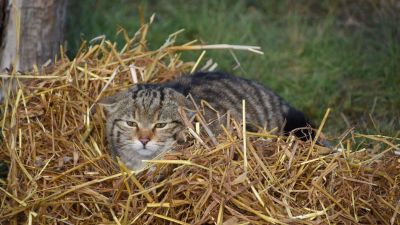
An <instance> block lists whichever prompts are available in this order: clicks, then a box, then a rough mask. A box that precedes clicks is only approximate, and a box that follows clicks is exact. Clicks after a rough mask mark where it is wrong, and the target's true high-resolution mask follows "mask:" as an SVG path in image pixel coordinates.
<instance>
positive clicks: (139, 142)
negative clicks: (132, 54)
mask: <svg viewBox="0 0 400 225" xmlns="http://www.w3.org/2000/svg"><path fill="white" fill-rule="evenodd" d="M188 95H191V96H192V97H193V99H194V100H195V102H196V104H197V105H200V102H201V100H204V101H206V102H208V104H209V106H211V107H212V108H213V109H210V108H208V107H205V112H204V117H205V119H206V120H207V121H214V123H213V124H212V125H211V128H213V130H214V131H217V130H218V127H219V124H218V123H219V122H221V121H223V122H225V121H226V120H225V119H224V117H223V116H222V115H224V114H226V112H227V111H229V113H230V115H231V116H232V117H233V118H236V119H237V120H241V118H242V99H244V100H246V121H247V122H248V127H249V128H250V129H257V128H265V129H267V130H273V129H275V133H279V134H283V133H287V132H290V131H292V130H294V129H296V128H302V127H307V126H310V122H309V120H308V119H307V118H306V117H305V116H304V114H303V113H302V112H300V111H298V110H296V109H295V108H293V107H291V106H290V105H289V104H288V103H286V102H285V101H284V100H283V99H282V98H281V97H279V96H278V95H277V94H275V93H274V92H272V91H271V90H269V89H267V88H265V87H264V86H262V85H260V84H259V83H257V82H255V81H252V80H247V79H243V78H239V77H235V76H232V75H229V74H224V73H218V72H209V73H203V72H199V73H196V74H192V75H186V76H182V77H180V78H178V79H176V80H174V81H171V82H169V83H162V84H137V85H134V86H133V87H131V88H130V89H129V90H127V91H124V92H120V93H117V94H116V95H114V96H111V97H107V98H105V99H103V100H102V101H101V104H102V105H103V106H104V107H105V109H106V114H107V124H106V127H107V131H106V132H107V140H108V144H109V148H110V150H111V152H112V154H113V155H114V156H119V157H120V158H121V160H122V161H123V162H124V163H125V164H126V165H127V166H128V167H129V168H131V169H134V170H136V169H140V168H141V167H142V166H143V164H142V162H141V160H143V159H152V158H154V157H155V156H157V155H158V154H160V153H162V152H164V151H166V150H168V149H170V148H171V147H172V146H173V144H174V143H175V142H176V141H179V140H183V139H184V134H183V132H184V130H185V126H184V124H183V121H182V118H181V116H180V114H179V113H178V108H179V107H186V108H194V105H193V103H192V101H190V100H189V99H188V98H187V96H188ZM214 110H216V111H218V113H216V112H215V111H214ZM295 134H296V135H297V136H301V135H303V132H301V131H295Z"/></svg>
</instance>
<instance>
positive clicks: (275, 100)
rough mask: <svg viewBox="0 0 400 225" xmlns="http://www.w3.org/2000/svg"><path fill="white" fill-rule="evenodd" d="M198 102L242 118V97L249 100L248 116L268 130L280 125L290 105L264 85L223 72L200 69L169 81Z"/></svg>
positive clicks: (249, 119)
mask: <svg viewBox="0 0 400 225" xmlns="http://www.w3.org/2000/svg"><path fill="white" fill-rule="evenodd" d="M168 86H170V87H171V88H173V89H175V90H177V91H178V92H180V93H182V94H184V95H185V96H186V95H188V94H190V95H192V97H193V98H194V99H195V100H196V102H197V103H199V102H200V101H201V100H205V101H206V102H208V103H209V104H210V105H211V106H212V107H213V108H214V109H215V110H217V111H219V112H225V111H228V110H229V111H230V112H231V113H232V114H233V115H234V116H236V117H239V118H240V117H241V112H242V100H245V101H246V117H247V120H248V121H249V122H251V123H254V124H257V125H258V126H266V127H267V128H269V129H272V128H274V127H281V126H282V124H283V123H284V119H285V118H284V114H285V113H286V112H287V111H288V110H289V108H290V106H289V105H288V104H287V103H286V102H285V101H284V100H283V99H282V98H280V97H279V96H278V95H277V94H275V93H274V92H272V91H271V90H270V89H268V88H266V87H264V86H263V85H261V84H259V83H257V82H255V81H252V80H248V79H244V78H240V77H237V76H233V75H230V74H226V73H221V72H198V73H195V74H191V75H185V76H182V77H180V78H178V79H177V80H175V81H173V82H171V83H169V84H168Z"/></svg>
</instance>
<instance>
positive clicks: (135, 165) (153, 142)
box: [99, 84, 188, 170]
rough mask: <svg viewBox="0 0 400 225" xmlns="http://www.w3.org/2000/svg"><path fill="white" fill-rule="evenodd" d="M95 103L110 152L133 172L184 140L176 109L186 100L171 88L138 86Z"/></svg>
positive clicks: (181, 122) (185, 102) (148, 85)
mask: <svg viewBox="0 0 400 225" xmlns="http://www.w3.org/2000/svg"><path fill="white" fill-rule="evenodd" d="M99 103H100V105H102V106H103V108H104V110H105V112H106V120H107V124H106V129H107V141H108V145H109V148H111V149H110V150H111V151H112V153H113V155H114V156H119V157H120V159H121V160H122V161H123V162H124V163H125V164H126V166H128V167H129V168H131V169H133V170H137V169H140V168H142V167H143V165H144V164H143V163H142V161H141V160H143V159H152V158H154V157H156V156H157V155H159V154H160V153H163V152H165V151H167V150H169V149H170V148H171V147H172V145H173V144H174V143H175V142H177V141H178V142H179V141H183V140H184V138H185V136H184V129H185V128H186V127H185V126H184V123H183V120H182V117H181V114H180V113H179V108H180V107H182V106H184V105H185V104H187V103H188V100H187V99H186V98H185V97H184V96H183V95H182V94H180V93H179V92H177V91H175V90H173V89H170V88H164V87H161V86H158V85H151V84H138V85H135V86H133V87H132V88H130V89H129V90H127V91H124V92H119V93H117V94H115V95H113V96H110V97H106V98H104V99H102V100H101V101H100V102H99Z"/></svg>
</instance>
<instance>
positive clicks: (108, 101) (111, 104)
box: [97, 91, 128, 114]
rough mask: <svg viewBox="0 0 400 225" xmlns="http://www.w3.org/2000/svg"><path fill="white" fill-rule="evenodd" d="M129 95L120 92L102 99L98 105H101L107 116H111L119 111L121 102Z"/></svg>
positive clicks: (125, 92)
mask: <svg viewBox="0 0 400 225" xmlns="http://www.w3.org/2000/svg"><path fill="white" fill-rule="evenodd" d="M127 95H128V92H127V91H123V92H118V93H116V94H114V95H111V96H107V97H103V98H101V99H100V100H99V101H98V102H97V104H99V105H101V106H102V107H103V109H104V111H105V112H106V114H111V113H114V112H115V111H117V109H118V104H119V103H120V101H121V100H123V99H125V98H126V97H127Z"/></svg>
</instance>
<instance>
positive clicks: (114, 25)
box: [67, 0, 400, 136]
mask: <svg viewBox="0 0 400 225" xmlns="http://www.w3.org/2000/svg"><path fill="white" fill-rule="evenodd" d="M135 2H136V3H135ZM383 2H386V1H383ZM387 2H390V1H387ZM141 5H142V6H143V7H144V12H145V17H146V18H149V17H150V16H151V14H152V13H156V20H155V22H154V24H153V25H152V27H151V30H150V32H149V35H148V42H149V46H150V48H157V47H159V46H160V45H161V44H162V43H163V42H164V41H165V38H166V37H167V36H168V34H170V33H173V32H175V31H177V30H179V29H181V28H184V29H185V32H184V33H183V34H182V35H181V37H180V39H179V40H180V42H181V43H184V42H187V41H191V40H194V39H198V40H200V41H201V42H202V43H209V44H211V43H229V44H248V45H259V46H261V47H262V49H263V51H264V53H265V55H263V56H260V55H255V54H251V53H247V52H235V54H236V55H237V57H238V58H239V61H240V63H241V68H239V69H236V70H234V69H233V68H234V67H235V66H236V63H235V60H234V59H233V57H232V55H231V53H230V52H229V51H208V52H207V54H206V57H210V58H213V60H214V61H216V62H218V64H219V69H220V70H224V71H228V72H232V73H234V74H237V75H240V76H245V77H249V78H253V79H257V80H259V81H261V82H263V83H264V84H265V85H267V86H269V87H271V88H272V89H273V90H275V91H276V92H277V93H279V94H280V95H282V96H283V97H284V98H285V99H287V100H288V101H289V102H291V103H292V104H293V105H294V106H296V107H297V108H299V109H301V110H303V111H304V112H305V113H306V114H307V115H309V117H311V118H312V119H313V120H314V121H316V122H318V121H320V120H321V118H322V117H323V115H324V113H325V111H326V109H327V108H328V107H331V108H332V109H333V113H332V114H331V116H330V118H329V120H328V123H327V126H326V129H325V130H326V131H328V133H330V134H332V135H336V134H339V133H341V132H343V130H344V129H346V127H347V126H346V123H345V122H344V120H343V116H345V117H346V118H347V119H348V120H349V121H350V123H351V124H352V125H354V126H356V129H357V131H359V132H364V133H375V134H376V133H382V134H385V135H391V136H399V135H400V133H399V130H400V120H399V117H400V110H399V109H400V87H399V86H400V9H399V7H397V8H396V7H395V6H392V5H390V4H389V3H382V1H377V0H356V1H328V0H321V1H317V0H316V1H307V0H302V1H293V0H292V1H289V0H285V1H263V0H259V1H257V0H245V1H212V0H209V1H194V0H189V1H183V0H175V1H143V2H142V3H141ZM138 7H139V4H138V3H137V1H127V0H122V1H105V0H102V1H101V0H97V1H93V0H92V1H78V0H71V1H70V6H69V18H68V26H67V39H68V43H69V54H70V55H71V56H73V54H74V51H76V48H77V46H79V43H80V41H81V40H90V39H91V38H93V37H96V36H98V35H100V34H105V35H106V36H107V37H108V38H109V39H111V40H116V41H117V42H119V43H120V46H121V45H122V42H123V39H122V37H120V36H116V35H115V34H116V31H117V29H118V27H119V26H121V27H124V28H126V29H127V30H128V31H129V33H130V34H131V35H133V34H134V33H135V32H136V31H137V30H138V28H139V24H140V22H139V16H138ZM199 54H200V52H195V53H193V52H191V53H186V54H184V55H183V57H184V58H185V59H186V60H190V61H194V60H196V59H197V57H198V55H199ZM373 121H374V122H373Z"/></svg>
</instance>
